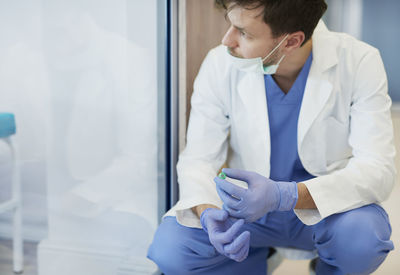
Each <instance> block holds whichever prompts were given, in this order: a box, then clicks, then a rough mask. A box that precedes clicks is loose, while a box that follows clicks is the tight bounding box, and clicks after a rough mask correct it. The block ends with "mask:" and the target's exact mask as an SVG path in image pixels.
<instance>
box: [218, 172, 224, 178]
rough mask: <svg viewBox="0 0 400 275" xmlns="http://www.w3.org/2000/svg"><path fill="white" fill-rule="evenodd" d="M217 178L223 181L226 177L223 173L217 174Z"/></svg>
mask: <svg viewBox="0 0 400 275" xmlns="http://www.w3.org/2000/svg"><path fill="white" fill-rule="evenodd" d="M218 177H219V178H220V179H223V180H224V179H226V175H225V173H224V172H221V173H219V175H218Z"/></svg>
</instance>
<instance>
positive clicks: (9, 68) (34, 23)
mask: <svg viewBox="0 0 400 275" xmlns="http://www.w3.org/2000/svg"><path fill="white" fill-rule="evenodd" d="M160 3H161V4H163V3H162V2H160V1H156V0H146V1H143V0H20V1H5V0H0V10H1V11H0V15H1V16H0V23H1V25H2V26H3V27H2V28H1V30H0V33H1V37H2V38H1V39H2V41H1V43H0V57H2V59H1V60H2V61H1V62H0V63H1V65H0V69H1V70H0V80H1V81H0V82H1V83H2V84H0V88H1V91H0V107H2V108H1V110H0V111H11V112H14V113H17V114H18V115H17V121H18V123H19V124H18V125H19V129H20V132H21V134H23V133H29V135H25V136H24V135H23V137H22V139H21V137H20V140H19V142H20V143H21V153H22V156H23V158H24V159H28V160H29V159H35V158H36V159H40V160H42V162H43V163H45V171H46V172H45V173H43V175H45V176H44V177H43V179H42V180H43V182H45V184H46V193H45V194H42V195H43V197H42V201H46V205H47V221H46V222H47V223H48V228H46V232H48V237H47V238H46V239H45V240H43V241H42V242H41V243H40V245H39V250H38V251H39V252H38V255H39V275H47V274H52V275H53V274H58V275H63V274H68V275H70V274H76V275H81V274H82V275H90V274H96V275H102V274H107V275H110V274H125V273H124V272H126V273H127V274H150V273H153V272H155V271H156V267H155V265H154V264H153V263H152V262H151V261H149V260H147V259H146V252H147V247H148V245H149V244H150V242H151V240H152V237H153V235H154V232H155V230H156V228H157V225H158V218H159V214H160V213H159V212H160V211H159V208H160V207H159V204H160V202H159V201H158V199H159V193H160V191H159V190H158V182H157V181H158V179H159V178H160V174H163V175H164V174H165V170H159V169H165V168H163V167H162V165H160V164H158V162H160V163H164V164H165V160H164V159H160V158H159V157H158V152H159V147H158V146H160V145H161V146H162V147H163V148H164V147H165V144H163V143H162V142H163V141H161V140H159V135H160V131H162V129H164V127H158V126H159V125H158V123H159V122H158V118H159V117H160V114H159V113H158V112H163V111H164V107H160V106H161V105H162V106H163V104H164V102H160V97H159V93H160V91H158V90H157V83H158V79H159V75H158V73H159V70H158V69H157V68H158V66H157V64H158V63H159V60H157V58H159V59H161V58H162V57H161V56H160V55H159V54H158V53H159V52H160V48H159V47H158V43H157V39H159V38H158V31H159V29H158V27H157V24H158V22H159V14H158V8H159V5H160ZM162 28H164V27H163V26H162ZM164 52H165V51H164ZM162 98H164V97H162ZM160 104H161V105H160ZM161 134H162V133H161ZM26 177H29V175H28V176H26ZM43 182H42V184H43V185H44V183H43ZM161 195H162V194H161ZM32 207H34V206H32Z"/></svg>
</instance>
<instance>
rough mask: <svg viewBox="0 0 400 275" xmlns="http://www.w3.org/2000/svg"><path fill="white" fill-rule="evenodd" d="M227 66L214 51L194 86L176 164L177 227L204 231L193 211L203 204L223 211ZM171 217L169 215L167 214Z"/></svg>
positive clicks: (226, 130) (227, 131)
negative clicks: (220, 188)
mask: <svg viewBox="0 0 400 275" xmlns="http://www.w3.org/2000/svg"><path fill="white" fill-rule="evenodd" d="M221 63H224V62H218V59H217V55H216V53H215V50H212V51H210V53H209V54H208V55H207V57H206V59H205V60H204V62H203V64H202V66H201V68H200V71H199V74H198V76H197V78H196V80H195V83H194V92H193V95H192V98H191V113H190V119H189V125H188V131H187V144H186V148H185V149H184V151H183V152H182V153H181V154H180V156H179V160H178V164H177V174H178V183H179V193H180V199H179V201H178V203H177V205H176V206H175V207H174V208H173V209H174V210H175V211H176V217H177V221H178V223H180V224H182V225H184V226H188V227H198V228H201V224H200V221H199V219H198V217H197V216H196V215H195V214H194V213H193V211H192V210H191V208H192V207H194V206H197V205H200V204H212V205H215V206H218V207H222V201H221V200H220V198H219V196H218V194H217V192H216V188H215V183H214V181H213V179H214V177H215V176H216V175H217V172H218V170H219V169H220V168H221V166H222V165H223V164H224V162H225V161H226V156H227V148H228V142H227V137H228V133H229V125H230V124H229V116H228V114H227V112H226V108H225V106H224V100H223V96H222V95H223V93H224V89H223V87H220V85H221V84H220V83H221V82H223V81H221V78H222V77H223V76H222V74H223V69H222V68H221V66H222V64H221ZM167 215H168V213H167Z"/></svg>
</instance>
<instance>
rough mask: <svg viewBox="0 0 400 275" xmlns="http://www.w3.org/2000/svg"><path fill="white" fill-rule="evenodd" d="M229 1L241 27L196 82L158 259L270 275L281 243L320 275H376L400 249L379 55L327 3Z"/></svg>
mask: <svg viewBox="0 0 400 275" xmlns="http://www.w3.org/2000/svg"><path fill="white" fill-rule="evenodd" d="M217 3H219V4H220V5H221V6H223V7H224V8H225V9H226V13H227V17H228V18H229V20H230V22H231V27H230V28H229V30H228V31H227V33H226V35H225V37H224V38H223V40H222V44H223V45H222V46H219V47H217V48H215V49H213V50H211V51H210V52H209V54H208V56H207V57H206V59H205V61H204V63H203V65H202V67H201V69H200V72H199V74H198V76H197V79H196V81H195V85H194V94H193V97H192V102H191V103H192V111H191V117H190V122H189V128H188V135H187V146H186V148H185V150H184V152H182V154H181V155H180V158H179V162H178V166H177V169H178V181H179V184H180V200H179V202H178V203H177V205H176V206H174V208H173V209H171V210H170V211H169V212H168V213H167V214H166V217H165V218H164V220H163V222H162V223H161V225H160V227H159V229H158V230H157V232H156V234H155V237H154V241H153V243H152V245H151V246H150V248H149V254H148V256H149V258H150V259H152V260H153V261H155V262H156V263H157V264H158V266H159V267H160V268H161V270H162V271H163V272H164V273H165V274H266V270H267V266H266V265H267V263H266V258H267V256H268V253H269V251H270V248H271V247H275V248H297V249H300V250H303V251H308V252H316V256H317V259H316V266H315V270H316V273H317V274H348V273H357V274H358V273H361V274H364V273H371V272H373V271H374V270H376V269H377V268H378V266H379V265H380V264H381V263H382V262H383V261H384V259H385V258H386V256H387V254H388V253H389V251H390V250H392V249H393V243H392V242H391V241H390V235H391V228H390V224H389V219H388V216H387V214H386V212H385V211H384V210H383V208H382V207H381V206H380V205H379V202H381V201H383V200H385V199H386V198H387V197H388V196H389V194H390V192H391V190H392V187H393V184H394V181H395V168H394V155H395V149H394V145H393V128H392V123H391V116H390V106H391V100H390V98H389V96H388V94H387V80H386V74H385V70H384V67H383V64H382V61H381V57H380V55H379V52H378V51H377V50H376V49H374V48H373V47H371V46H369V45H367V44H365V43H363V42H360V41H357V40H356V39H354V38H352V37H350V36H349V35H346V34H341V33H333V32H330V31H328V30H327V28H326V27H325V25H324V23H323V22H322V21H320V19H321V17H322V15H323V13H324V12H325V10H326V8H327V6H326V4H325V2H324V1H323V0H280V1H277V0H262V1H261V0H219V1H217ZM228 149H229V150H228ZM228 151H229V154H228ZM227 155H228V157H227ZM226 160H228V167H230V168H229V169H226V168H225V169H223V170H222V171H223V172H224V173H225V174H226V175H227V176H228V178H227V179H222V178H219V177H216V175H217V172H218V170H219V169H220V167H221V166H222V165H223V164H224V162H225V161H226ZM213 179H214V180H213ZM174 216H176V217H174Z"/></svg>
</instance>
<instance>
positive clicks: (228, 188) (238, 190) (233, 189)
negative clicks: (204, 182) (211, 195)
mask: <svg viewBox="0 0 400 275" xmlns="http://www.w3.org/2000/svg"><path fill="white" fill-rule="evenodd" d="M214 181H215V183H216V184H217V188H220V189H222V190H224V191H225V192H226V193H228V194H229V195H230V196H234V197H236V198H238V199H240V198H242V197H243V196H244V194H245V193H246V189H244V188H242V187H239V186H237V185H235V184H233V183H230V182H229V181H227V180H223V179H220V178H218V177H215V178H214Z"/></svg>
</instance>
